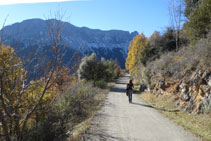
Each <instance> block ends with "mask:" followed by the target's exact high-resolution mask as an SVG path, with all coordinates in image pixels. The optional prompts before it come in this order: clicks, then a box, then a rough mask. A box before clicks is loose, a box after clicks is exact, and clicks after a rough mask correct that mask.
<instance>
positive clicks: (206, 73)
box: [202, 70, 209, 79]
mask: <svg viewBox="0 0 211 141" xmlns="http://www.w3.org/2000/svg"><path fill="white" fill-rule="evenodd" d="M208 74H209V72H208V71H207V70H206V71H204V73H203V74H202V78H203V79H206V77H207V76H208Z"/></svg>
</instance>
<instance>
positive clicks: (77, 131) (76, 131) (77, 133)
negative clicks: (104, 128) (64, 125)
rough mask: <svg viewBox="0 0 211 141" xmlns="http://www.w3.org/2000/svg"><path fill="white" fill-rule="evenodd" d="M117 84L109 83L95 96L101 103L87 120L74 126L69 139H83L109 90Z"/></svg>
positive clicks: (68, 140)
mask: <svg viewBox="0 0 211 141" xmlns="http://www.w3.org/2000/svg"><path fill="white" fill-rule="evenodd" d="M114 85H115V83H114V82H111V83H108V84H107V89H105V90H103V91H102V93H101V94H99V95H98V96H96V97H95V100H96V101H98V102H99V105H98V106H97V107H96V108H95V109H93V111H91V116H90V117H89V118H87V119H86V120H85V121H83V122H81V123H79V124H77V125H75V126H74V128H73V131H72V132H71V135H70V136H69V137H68V138H67V139H66V140H67V141H81V140H82V138H83V135H84V134H86V132H87V131H88V130H89V128H90V127H91V122H92V120H93V119H94V117H95V115H96V113H97V111H98V110H99V109H100V108H101V107H102V106H103V101H104V100H105V98H106V96H107V94H108V92H109V91H110V89H111V88H112V87H113V86H114Z"/></svg>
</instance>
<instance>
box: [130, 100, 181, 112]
mask: <svg viewBox="0 0 211 141" xmlns="http://www.w3.org/2000/svg"><path fill="white" fill-rule="evenodd" d="M131 104H134V105H139V106H144V107H147V108H153V109H156V110H161V111H165V112H179V111H180V110H178V109H173V110H167V109H164V108H158V107H154V106H152V105H146V104H140V103H135V102H132V103H131Z"/></svg>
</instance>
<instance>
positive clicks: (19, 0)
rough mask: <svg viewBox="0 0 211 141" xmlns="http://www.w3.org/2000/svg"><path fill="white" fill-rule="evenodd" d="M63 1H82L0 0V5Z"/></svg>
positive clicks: (60, 0) (58, 0)
mask: <svg viewBox="0 0 211 141" xmlns="http://www.w3.org/2000/svg"><path fill="white" fill-rule="evenodd" d="M65 1H82V0H0V5H9V4H23V3H43V2H65Z"/></svg>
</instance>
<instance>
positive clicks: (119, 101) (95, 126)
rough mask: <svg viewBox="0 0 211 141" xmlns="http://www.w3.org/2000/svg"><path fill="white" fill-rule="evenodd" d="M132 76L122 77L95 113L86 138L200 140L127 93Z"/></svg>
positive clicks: (89, 140)
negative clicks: (129, 100) (127, 86)
mask: <svg viewBox="0 0 211 141" xmlns="http://www.w3.org/2000/svg"><path fill="white" fill-rule="evenodd" d="M128 81H129V76H125V77H122V78H121V79H120V80H119V81H118V83H117V84H116V85H115V87H114V88H113V89H111V91H110V93H109V94H108V96H107V99H106V100H105V102H104V106H103V107H102V108H101V110H100V111H99V112H98V113H97V115H96V116H95V118H94V120H93V122H92V125H91V128H90V130H89V131H88V133H87V135H86V136H85V137H84V140H85V141H199V140H200V139H198V138H196V137H194V136H193V135H192V134H190V133H189V132H187V131H185V130H184V129H183V128H181V127H179V126H177V125H176V124H175V123H173V122H172V121H170V120H169V119H167V118H166V117H164V116H162V115H161V114H160V113H159V112H157V111H156V110H155V109H154V108H153V107H152V106H150V105H147V104H145V103H144V102H143V101H142V100H140V99H139V98H138V96H137V95H136V94H133V103H130V104H129V102H128V99H127V96H126V95H125V88H126V83H128Z"/></svg>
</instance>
